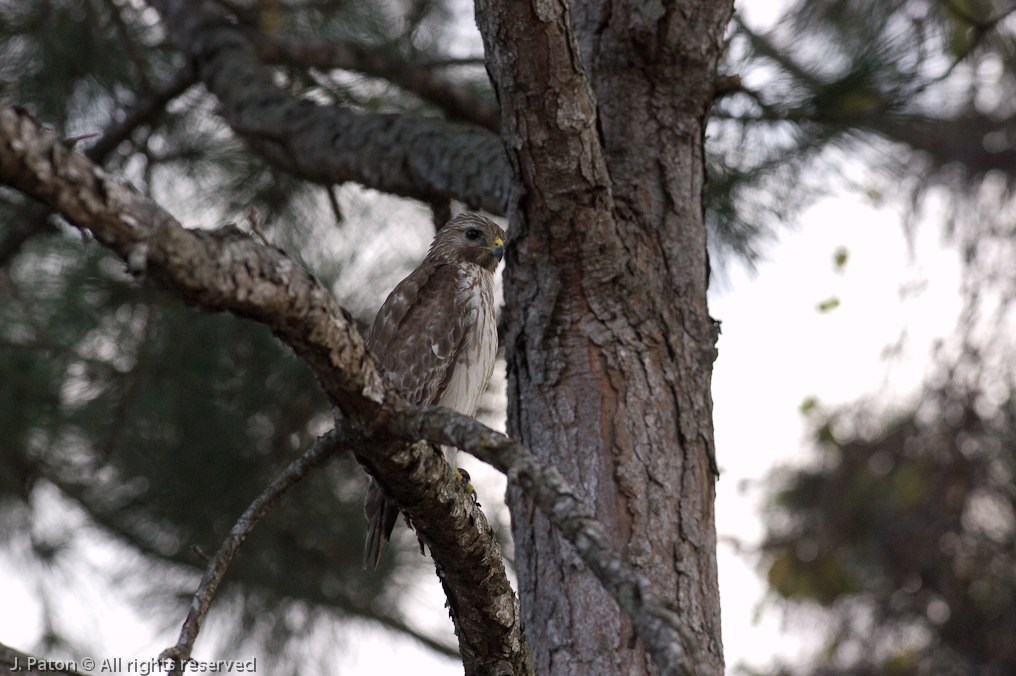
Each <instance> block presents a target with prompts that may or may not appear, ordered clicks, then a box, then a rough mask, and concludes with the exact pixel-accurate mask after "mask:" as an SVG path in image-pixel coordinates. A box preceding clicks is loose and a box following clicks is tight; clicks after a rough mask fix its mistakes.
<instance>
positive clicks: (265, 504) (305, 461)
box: [159, 429, 342, 676]
mask: <svg viewBox="0 0 1016 676" xmlns="http://www.w3.org/2000/svg"><path fill="white" fill-rule="evenodd" d="M341 441H342V438H341V434H340V433H339V432H338V431H336V430H334V429H333V430H332V431H331V432H329V433H327V434H325V435H323V436H320V437H318V438H317V440H316V441H315V442H314V443H313V444H312V445H311V447H310V448H309V449H307V451H306V452H305V453H304V454H303V455H301V456H300V457H299V458H297V459H296V460H294V461H293V462H291V463H290V464H289V466H288V467H286V469H285V470H284V471H283V472H282V474H280V475H279V476H278V477H276V478H275V480H274V481H272V483H271V484H269V485H268V488H266V489H265V490H264V491H263V492H262V493H261V495H259V496H258V497H257V498H256V499H255V500H254V502H252V503H251V504H250V507H248V508H247V510H246V511H245V512H244V513H243V514H242V515H241V516H240V518H239V519H237V521H236V524H234V526H233V528H232V529H230V531H229V535H228V536H226V539H225V540H223V541H222V545H220V546H219V551H217V552H216V553H215V556H213V557H212V558H211V560H210V561H209V562H208V568H207V569H206V570H205V574H204V575H202V576H201V583H200V584H199V585H198V589H197V591H196V592H194V600H193V601H191V605H190V611H189V612H188V613H187V619H186V620H184V623H183V628H182V629H181V630H180V638H179V640H178V641H177V642H176V645H174V646H172V647H171V648H167V649H166V650H164V651H162V653H161V654H160V655H159V659H160V660H169V659H171V660H173V663H174V669H173V672H172V673H173V674H175V675H177V676H179V675H180V674H182V673H183V665H184V664H185V663H186V662H187V661H189V660H190V657H191V651H192V650H193V648H194V641H195V640H196V639H197V637H198V632H200V631H201V625H202V623H203V622H204V620H205V616H206V615H207V614H208V609H209V608H210V607H211V605H212V598H213V597H214V596H215V592H216V591H217V590H218V588H219V583H220V582H222V578H223V577H224V576H225V574H226V569H227V568H229V564H230V563H231V562H232V560H233V556H234V555H235V554H236V552H237V550H238V549H240V545H241V544H243V541H244V540H246V539H247V535H248V534H249V533H250V532H251V531H252V530H253V529H254V526H256V525H257V524H258V522H259V521H260V520H261V519H262V518H263V517H264V516H265V514H267V513H268V511H269V510H270V509H271V508H272V507H274V506H275V505H276V503H278V502H279V500H281V499H282V496H283V495H285V494H286V493H287V492H288V491H289V489H290V488H292V487H293V486H295V485H296V483H297V482H298V481H300V479H302V478H303V477H305V476H307V473H308V472H310V471H311V470H312V469H314V468H315V467H317V466H318V465H320V464H322V463H323V462H324V461H325V460H327V459H328V458H330V457H332V456H333V455H335V453H336V452H337V451H338V450H339V449H340V448H341Z"/></svg>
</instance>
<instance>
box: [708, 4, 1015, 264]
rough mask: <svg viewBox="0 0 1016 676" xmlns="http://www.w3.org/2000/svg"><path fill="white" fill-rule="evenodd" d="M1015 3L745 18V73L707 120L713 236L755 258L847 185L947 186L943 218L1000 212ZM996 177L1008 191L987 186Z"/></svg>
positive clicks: (868, 7)
mask: <svg viewBox="0 0 1016 676" xmlns="http://www.w3.org/2000/svg"><path fill="white" fill-rule="evenodd" d="M1013 11H1014V10H1013V7H1012V6H1011V5H1010V4H1005V3H997V2H992V1H991V0H969V1H964V2H960V1H958V0H946V1H938V0H898V1H894V2H882V1H880V0H861V1H856V0H800V1H799V2H797V3H795V5H794V6H792V7H791V8H789V9H788V11H787V12H786V13H785V14H784V17H783V19H782V20H781V21H780V22H779V23H778V24H777V25H776V26H775V27H773V28H772V29H771V30H770V31H768V32H764V33H762V32H757V31H754V30H752V29H751V28H749V27H748V26H747V25H746V24H744V23H743V22H741V21H740V20H738V19H736V18H735V22H734V30H733V33H732V35H731V37H730V48H729V50H728V55H727V62H726V64H724V69H725V71H726V72H727V73H730V74H732V75H736V76H737V78H738V81H739V83H740V84H739V85H734V86H732V87H730V88H729V90H727V91H726V93H725V94H724V95H723V96H722V97H721V98H720V99H719V100H718V101H717V103H716V106H715V110H714V114H713V117H712V119H711V121H710V126H709V138H710V143H709V145H708V151H709V158H708V160H707V166H708V172H709V179H710V182H711V183H710V187H709V188H708V190H709V192H708V193H707V194H708V200H707V202H708V205H709V207H708V208H709V212H708V221H709V224H710V228H711V231H710V232H711V236H712V241H711V246H712V247H713V249H714V250H716V251H719V252H722V251H733V252H736V253H738V254H740V255H742V256H745V257H746V260H748V262H749V263H750V262H751V261H752V260H754V259H755V258H757V257H758V255H760V252H761V251H762V249H761V247H763V246H764V244H765V242H766V241H767V239H769V238H771V237H772V236H773V235H774V234H775V233H776V232H777V231H778V229H779V227H780V226H784V225H790V224H792V223H793V220H794V217H795V215H796V214H797V213H799V211H800V210H801V209H802V208H803V207H805V206H807V205H808V204H810V203H811V202H812V201H813V200H814V199H815V198H816V197H817V196H821V195H822V194H825V193H827V192H829V191H831V190H836V189H842V188H844V187H846V188H851V189H859V190H860V191H861V192H862V193H865V194H869V195H878V196H879V199H880V200H882V199H884V196H885V195H886V194H888V195H889V196H891V197H895V198H897V199H902V201H903V202H904V203H905V204H907V203H909V204H910V205H911V208H912V209H913V215H916V214H917V213H918V212H919V210H920V207H921V205H922V204H923V200H924V197H925V196H926V195H927V194H928V192H929V190H930V189H931V188H933V187H945V188H946V189H947V191H946V192H945V193H941V192H940V193H936V194H937V195H938V196H939V197H941V196H943V195H945V196H947V197H948V200H949V202H950V204H951V207H950V209H949V210H948V211H947V212H946V215H945V217H944V218H942V220H943V222H944V224H945V225H948V226H952V225H954V224H956V223H958V224H961V225H963V226H964V227H966V228H968V229H969V230H970V231H971V232H979V233H985V232H989V231H991V230H992V229H994V228H997V227H998V226H999V221H1000V220H1001V219H999V218H998V217H997V216H996V217H990V216H989V217H988V218H985V217H984V215H983V212H985V211H986V212H992V211H994V212H995V213H999V212H1001V211H1002V210H1003V209H1004V207H1005V205H1006V204H1008V203H1009V201H1010V198H1009V195H1010V193H1011V189H1012V186H1013V182H1014V180H1016V171H1014V170H1013V167H1016V146H1014V144H1013V143H1014V137H1013V135H1012V133H1011V129H1012V126H1013V123H1014V121H1016V117H1014V115H1016V109H1014V107H1013V106H1012V101H1013V100H1014V95H1016V24H1014V23H1013V21H1011V19H1012V13H1013ZM848 157H849V159H847V158H848ZM858 169H861V170H862V172H863V174H864V178H863V179H860V180H859V179H858ZM998 179H1001V180H1002V181H1003V182H1004V183H1005V185H1006V187H1007V190H1006V191H1004V194H998V193H992V194H991V195H990V196H989V195H987V194H985V192H984V191H983V190H982V187H983V185H984V184H985V182H988V183H991V182H992V181H995V180H998ZM979 205H983V206H984V207H986V208H984V209H983V210H982V209H979V208H978V206H979ZM975 212H977V215H976V216H975V215H974V214H975Z"/></svg>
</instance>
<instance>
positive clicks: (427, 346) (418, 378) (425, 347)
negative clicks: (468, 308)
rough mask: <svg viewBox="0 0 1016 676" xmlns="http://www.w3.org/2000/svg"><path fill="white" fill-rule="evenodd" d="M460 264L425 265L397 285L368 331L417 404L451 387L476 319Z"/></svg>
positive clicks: (393, 376)
mask: <svg viewBox="0 0 1016 676" xmlns="http://www.w3.org/2000/svg"><path fill="white" fill-rule="evenodd" d="M458 285H459V269H458V266H457V265H451V264H439V265H432V266H421V267H419V268H417V269H416V270H414V271H413V272H412V273H411V274H410V275H409V276H408V277H406V278H405V279H404V280H402V282H401V283H400V284H399V285H398V286H397V287H395V290H394V291H392V293H391V295H389V296H388V299H387V300H386V301H385V302H384V305H382V306H381V309H380V310H378V313H377V316H376V317H375V318H374V321H373V323H372V324H371V325H370V331H368V332H367V348H368V349H369V350H371V351H372V352H373V353H374V355H375V356H376V357H377V359H378V361H379V362H380V363H381V369H382V370H383V371H384V372H385V373H386V375H387V376H388V378H389V380H391V382H392V384H393V385H394V386H395V388H396V389H397V390H398V391H399V392H401V393H402V395H403V396H404V397H405V398H406V399H408V400H409V403H411V404H433V403H435V402H437V400H438V399H439V398H440V396H441V393H442V392H444V389H445V388H446V387H447V386H448V381H449V379H450V378H451V373H452V369H453V367H454V366H455V360H456V358H457V357H458V354H459V350H460V349H461V348H462V343H463V340H464V338H465V336H466V335H467V334H468V331H469V328H470V327H469V326H468V325H467V322H470V321H475V320H474V318H473V317H472V316H471V315H472V313H469V312H465V311H463V308H461V307H459V305H460V304H459V302H458Z"/></svg>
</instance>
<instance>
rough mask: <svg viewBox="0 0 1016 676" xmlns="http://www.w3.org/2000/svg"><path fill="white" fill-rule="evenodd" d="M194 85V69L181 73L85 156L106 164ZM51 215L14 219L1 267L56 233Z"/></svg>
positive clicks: (31, 212)
mask: <svg viewBox="0 0 1016 676" xmlns="http://www.w3.org/2000/svg"><path fill="white" fill-rule="evenodd" d="M195 82H197V75H195V74H194V71H193V69H191V68H183V69H181V70H180V71H179V72H178V73H177V74H176V75H175V76H173V78H172V79H170V81H169V82H167V83H166V84H165V85H163V86H162V87H161V88H160V89H159V90H157V91H155V92H153V93H152V94H151V95H149V96H147V97H146V98H144V99H142V100H141V101H139V102H138V103H137V105H136V106H134V107H133V108H131V109H130V110H129V111H128V112H127V114H126V115H125V116H124V119H123V120H121V121H120V122H115V123H113V124H111V125H110V126H109V127H107V128H106V130H105V131H104V132H103V133H102V135H101V136H100V137H99V139H98V140H97V141H96V142H95V143H93V144H92V145H91V146H90V147H89V148H88V149H87V150H85V156H86V157H88V159H90V160H92V161H93V162H95V163H96V164H103V163H104V162H105V161H106V156H107V155H109V153H111V152H112V151H113V150H115V149H116V147H117V146H118V145H120V144H121V143H123V142H124V141H126V140H127V139H128V138H130V135H131V134H132V133H133V132H134V130H135V129H137V128H138V127H139V126H141V125H143V124H146V123H148V122H151V121H152V120H153V119H154V118H155V117H156V116H157V115H158V114H159V113H161V112H162V111H163V109H164V108H165V107H166V104H167V103H169V102H170V101H172V100H173V99H175V98H176V97H177V96H180V95H181V94H183V93H184V92H185V91H187V90H188V89H189V88H190V87H191V85H193V84H194V83H195ZM50 214H51V212H50V211H49V209H42V208H40V207H39V206H38V205H32V206H28V207H26V208H25V209H24V210H22V211H21V212H20V214H19V215H18V216H15V217H14V218H12V219H11V221H12V224H11V226H10V229H9V230H8V231H7V233H6V234H5V235H4V236H3V238H0V267H3V266H5V265H7V263H8V262H10V260H11V259H12V258H14V256H15V255H16V254H17V253H18V251H20V250H21V247H22V246H23V245H24V244H25V242H27V241H28V240H29V239H31V238H32V237H34V236H35V235H38V234H40V233H43V232H52V231H54V228H53V226H52V225H51V224H50V223H49V217H50ZM19 216H20V217H19Z"/></svg>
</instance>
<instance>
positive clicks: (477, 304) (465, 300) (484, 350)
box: [437, 263, 497, 415]
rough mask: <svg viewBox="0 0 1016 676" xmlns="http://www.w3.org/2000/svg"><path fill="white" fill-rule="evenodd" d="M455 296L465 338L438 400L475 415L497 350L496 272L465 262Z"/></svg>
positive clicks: (449, 406)
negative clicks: (464, 328)
mask: <svg viewBox="0 0 1016 676" xmlns="http://www.w3.org/2000/svg"><path fill="white" fill-rule="evenodd" d="M455 300H456V305H457V306H458V307H460V308H462V311H463V312H464V313H465V320H466V321H465V325H466V333H465V339H464V341H463V345H462V349H461V351H460V352H459V354H458V357H457V359H456V360H455V366H453V367H452V373H451V377H450V378H449V380H448V386H447V387H446V388H445V390H444V392H443V393H442V394H441V398H440V399H439V400H438V402H437V403H438V404H439V405H441V406H447V407H448V408H452V409H455V410H456V411H458V412H459V413H463V414H465V415H473V413H475V412H476V407H477V405H478V404H479V403H480V396H481V395H482V394H483V390H484V389H485V388H486V387H487V382H488V381H489V380H490V376H491V374H492V373H493V372H494V357H495V355H496V354H497V321H496V320H495V318H494V275H492V274H491V273H489V272H487V271H486V270H485V269H483V268H481V267H480V266H478V265H474V264H471V263H469V264H466V265H464V266H462V270H461V271H460V274H459V278H458V285H457V288H456V298H455Z"/></svg>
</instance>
